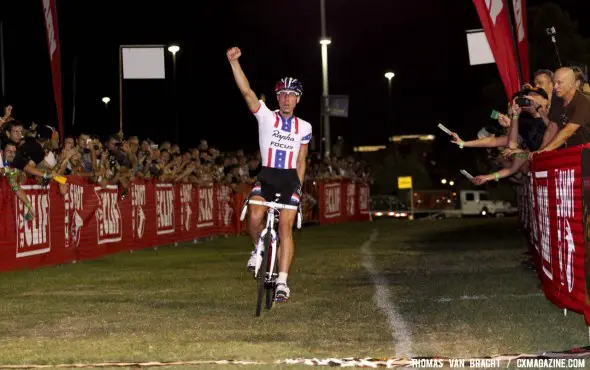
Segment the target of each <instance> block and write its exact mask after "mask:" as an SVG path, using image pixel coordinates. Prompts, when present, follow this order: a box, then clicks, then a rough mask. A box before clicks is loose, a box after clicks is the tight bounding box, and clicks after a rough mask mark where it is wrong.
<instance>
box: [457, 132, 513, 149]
mask: <svg viewBox="0 0 590 370" xmlns="http://www.w3.org/2000/svg"><path fill="white" fill-rule="evenodd" d="M451 142H452V143H453V144H457V145H459V146H460V147H465V148H496V147H499V146H508V136H498V137H495V136H488V137H482V138H481V139H476V140H471V141H463V140H461V138H460V137H459V135H457V134H456V133H454V132H453V134H452V135H451Z"/></svg>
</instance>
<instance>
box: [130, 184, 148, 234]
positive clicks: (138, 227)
mask: <svg viewBox="0 0 590 370" xmlns="http://www.w3.org/2000/svg"><path fill="white" fill-rule="evenodd" d="M131 206H132V207H133V209H132V211H131V212H132V213H131V217H132V218H133V224H132V229H133V237H134V238H138V239H141V238H143V233H144V231H145V212H144V211H143V207H144V206H145V185H139V184H133V185H132V187H131Z"/></svg>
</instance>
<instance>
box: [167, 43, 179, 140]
mask: <svg viewBox="0 0 590 370" xmlns="http://www.w3.org/2000/svg"><path fill="white" fill-rule="evenodd" d="M179 50H180V46H178V45H170V46H169V47H168V51H169V52H171V53H172V81H173V83H174V142H175V143H176V144H177V145H180V143H179V142H178V139H179V133H178V89H177V87H176V53H178V51H179Z"/></svg>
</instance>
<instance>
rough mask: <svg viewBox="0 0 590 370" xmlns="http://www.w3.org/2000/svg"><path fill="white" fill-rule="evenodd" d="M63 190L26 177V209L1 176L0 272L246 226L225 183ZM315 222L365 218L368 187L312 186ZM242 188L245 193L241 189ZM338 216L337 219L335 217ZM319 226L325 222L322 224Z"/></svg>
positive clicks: (82, 185) (77, 185) (238, 200)
mask: <svg viewBox="0 0 590 370" xmlns="http://www.w3.org/2000/svg"><path fill="white" fill-rule="evenodd" d="M68 184H69V185H68V191H67V193H66V194H65V195H62V194H60V192H59V188H58V186H57V184H55V183H51V184H49V185H48V186H41V185H38V184H36V183H34V182H33V181H32V180H29V182H28V183H27V184H26V185H23V186H22V189H23V191H24V192H25V193H26V194H27V196H28V197H29V198H30V200H31V203H32V204H33V207H34V209H35V218H34V219H33V220H32V221H26V220H25V214H26V209H25V207H24V205H23V203H22V202H21V201H20V200H18V199H17V197H16V196H15V194H14V193H13V192H12V190H11V189H10V187H9V186H8V183H7V181H6V179H5V178H0V221H1V222H0V271H8V270H15V269H23V268H38V267H40V266H47V265H56V264H60V263H68V262H72V261H75V260H87V259H94V258H97V257H101V256H104V255H108V254H112V253H118V252H123V251H129V250H138V249H143V248H150V247H155V246H158V245H166V244H170V243H176V242H182V241H188V240H193V239H198V238H203V237H208V236H215V235H228V234H236V233H239V232H240V231H242V230H243V229H244V226H245V225H244V223H240V222H239V210H240V207H241V206H242V203H243V199H244V193H243V191H240V192H239V193H238V194H234V192H233V190H232V189H231V188H230V187H229V186H226V185H213V184H211V185H209V186H197V185H193V184H170V183H158V182H152V181H143V180H137V181H135V182H134V183H132V185H131V187H130V188H129V192H128V193H127V196H126V197H122V196H121V193H120V190H119V189H118V187H117V186H114V185H109V186H107V187H106V188H102V187H100V186H98V185H95V184H89V183H87V182H86V180H85V179H83V178H79V177H73V176H72V177H69V178H68ZM317 186H319V187H320V189H324V191H326V192H327V193H326V194H327V196H328V197H329V199H328V200H327V201H325V200H324V199H323V198H324V197H323V192H320V193H319V203H320V204H321V206H320V209H319V215H320V216H319V218H320V220H329V222H344V221H354V220H368V219H369V209H368V204H369V188H368V186H367V185H366V184H362V183H353V182H349V181H343V182H330V183H327V184H326V185H324V184H322V183H318V185H317ZM242 190H243V189H242ZM335 215H336V216H335ZM322 223H325V222H322Z"/></svg>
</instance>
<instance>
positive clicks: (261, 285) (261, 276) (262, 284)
mask: <svg viewBox="0 0 590 370" xmlns="http://www.w3.org/2000/svg"><path fill="white" fill-rule="evenodd" d="M270 238H271V235H270V232H268V233H266V235H265V236H264V256H263V257H262V263H261V264H260V269H258V275H257V276H256V279H258V297H257V298H256V316H260V313H261V312H262V300H263V299H264V293H265V290H266V289H265V288H266V271H268V257H267V256H268V255H269V254H270V253H271V252H270Z"/></svg>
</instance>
